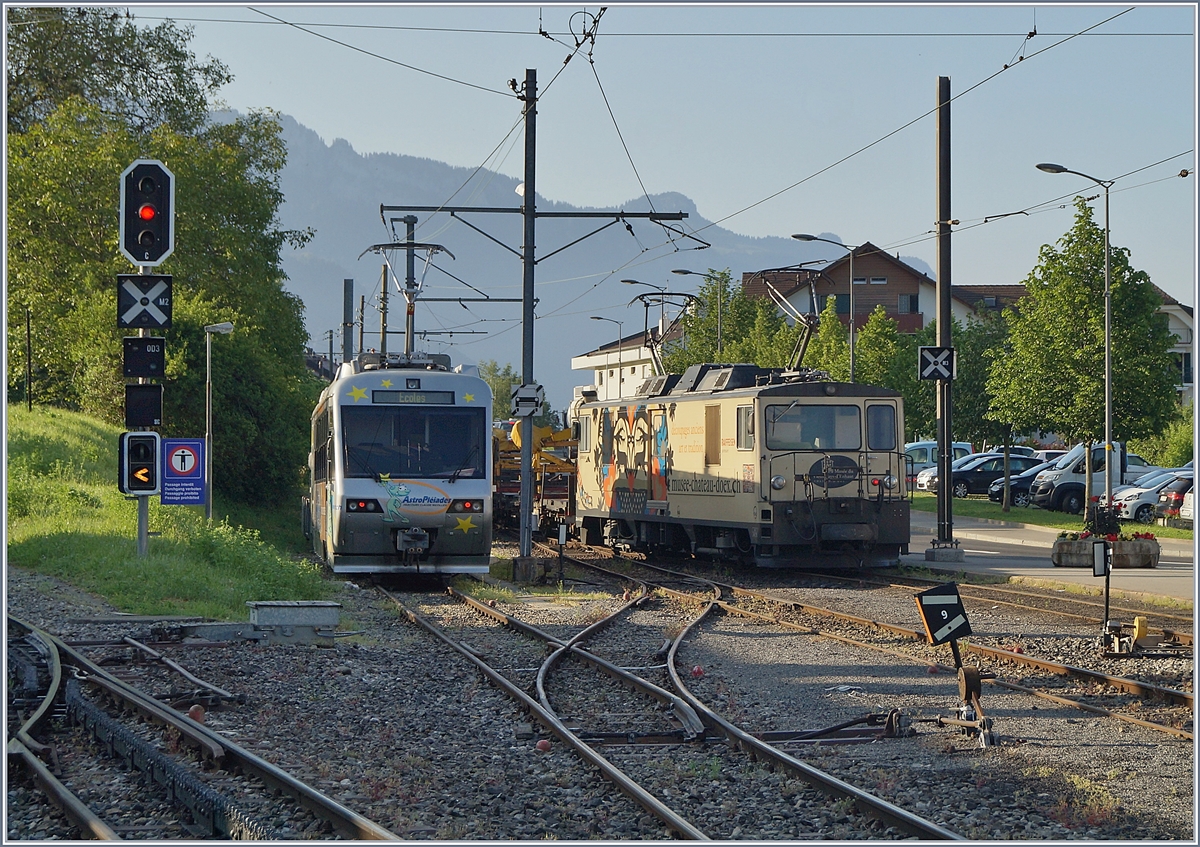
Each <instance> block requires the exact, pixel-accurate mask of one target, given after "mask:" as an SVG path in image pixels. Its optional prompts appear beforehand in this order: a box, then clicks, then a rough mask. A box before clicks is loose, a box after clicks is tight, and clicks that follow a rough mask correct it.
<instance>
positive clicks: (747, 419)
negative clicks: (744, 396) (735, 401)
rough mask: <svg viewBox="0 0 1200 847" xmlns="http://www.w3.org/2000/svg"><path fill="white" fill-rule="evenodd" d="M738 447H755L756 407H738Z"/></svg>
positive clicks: (747, 448) (748, 448) (742, 448)
mask: <svg viewBox="0 0 1200 847" xmlns="http://www.w3.org/2000/svg"><path fill="white" fill-rule="evenodd" d="M737 448H738V449H739V450H753V449H754V407H753V406H738V407H737Z"/></svg>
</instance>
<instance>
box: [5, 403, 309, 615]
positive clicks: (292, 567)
mask: <svg viewBox="0 0 1200 847" xmlns="http://www.w3.org/2000/svg"><path fill="white" fill-rule="evenodd" d="M119 433H120V430H119V429H118V428H117V427H113V426H109V425H107V424H103V423H100V422H98V421H96V420H94V419H92V418H89V417H87V416H84V415H80V414H77V413H74V412H67V411H63V410H61V409H47V408H35V409H33V411H32V412H28V411H26V409H25V407H24V406H14V405H10V406H9V407H8V432H7V437H8V467H7V473H8V477H7V493H8V527H7V543H8V564H9V566H10V567H14V566H15V567H19V568H24V569H27V570H31V571H36V572H38V573H43V574H48V575H50V576H54V577H58V578H60V579H63V580H65V581H67V582H69V583H71V584H72V585H75V586H77V587H78V588H81V589H83V590H85V591H88V592H91V593H94V594H97V595H99V596H101V597H104V598H105V599H106V600H108V601H109V602H110V603H112V604H113V605H114V606H116V607H117V608H118V609H120V610H121V611H124V612H129V613H133V614H186V615H201V616H204V617H209V618H214V619H218V620H246V619H247V618H248V616H249V610H248V609H247V607H246V601H247V600H319V599H323V598H324V597H326V596H327V594H328V590H327V587H326V585H325V584H324V583H322V580H321V572H320V569H319V568H318V566H316V565H313V564H311V563H306V562H303V561H298V560H297V558H296V557H295V556H294V555H292V552H294V551H298V550H300V549H302V545H303V539H302V537H301V536H300V533H299V516H298V510H297V509H294V508H288V507H286V506H285V507H282V508H280V507H263V508H261V509H250V508H246V507H242V508H238V509H222V508H220V506H221V504H220V502H219V500H218V502H217V508H214V510H213V511H214V515H220V516H222V517H221V519H220V520H214V521H213V522H212V523H211V524H210V523H208V522H206V521H205V520H204V508H203V507H202V506H162V505H160V504H159V502H158V498H157V497H151V498H150V504H149V505H150V531H151V532H152V533H158V535H156V536H154V537H151V538H150V541H149V555H148V556H146V557H145V558H138V556H137V504H136V502H134V501H133V500H132V499H130V500H127V499H125V496H124V495H123V494H121V493H120V492H119V491H117V482H116V481H117V440H118V436H119ZM247 525H248V526H255V527H259V528H260V529H254V530H251V529H245V528H243V527H244V526H247ZM289 551H292V552H289Z"/></svg>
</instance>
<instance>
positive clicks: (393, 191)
mask: <svg viewBox="0 0 1200 847" xmlns="http://www.w3.org/2000/svg"><path fill="white" fill-rule="evenodd" d="M281 123H282V127H283V139H284V141H285V142H286V144H287V149H288V159H287V165H286V166H285V168H284V169H283V172H282V173H281V175H280V184H281V188H282V190H283V194H284V197H285V202H284V204H283V206H282V207H281V209H280V223H281V225H282V226H283V227H284V228H287V229H304V228H307V227H312V228H313V229H314V230H316V236H315V237H314V238H313V240H312V241H311V242H309V243H308V244H307V245H306V246H305V247H304V248H303V249H300V250H290V249H287V248H285V251H284V254H283V257H282V259H283V267H284V270H285V271H286V273H287V275H288V277H289V279H288V283H287V288H288V290H290V291H291V292H292V293H294V294H296V295H297V296H299V297H300V298H301V299H302V300H303V301H304V304H305V307H306V321H307V326H308V330H309V335H310V339H311V340H310V343H311V346H312V347H313V348H314V349H316V350H317V351H318V352H321V351H328V350H329V336H328V333H329V331H330V330H333V331H334V349H335V353H337V354H339V355H340V351H341V336H340V332H341V329H340V328H341V324H342V314H343V303H344V295H343V280H344V279H353V280H354V301H353V302H354V309H355V319H357V312H358V308H359V302H360V297H365V300H366V310H365V311H366V318H365V335H364V343H365V345H366V346H367V347H368V348H378V347H379V346H380V341H379V338H380V336H379V328H380V315H379V311H378V303H379V299H380V298H379V289H380V281H381V277H382V268H383V256H382V255H381V254H380V253H379V252H366V253H365V255H364V251H368V250H369V248H371V247H372V245H377V244H382V243H390V242H393V241H398V240H403V239H404V238H405V227H404V224H403V223H399V222H398V223H396V224H395V232H393V231H392V229H391V227H390V225H389V222H390V219H391V218H399V217H402V216H403V215H404V214H406V213H405V212H392V213H389V214H388V215H387V217H388V219H389V222H385V220H384V218H383V217H382V216H381V212H380V206H381V205H388V206H401V205H403V206H442V205H453V206H458V207H472V208H480V207H490V208H506V209H508V208H511V209H517V208H519V206H520V203H521V198H520V197H519V196H518V195H517V194H516V189H517V187H518V185H519V183H520V180H517V179H514V178H512V177H508V176H503V175H501V174H497V173H494V172H491V171H483V170H480V171H478V172H476V171H474V170H473V169H471V168H463V167H455V166H453V165H448V164H445V163H442V162H437V161H434V160H432V159H425V158H417V157H414V156H404V155H398V154H391V153H371V154H360V153H357V152H355V151H354V149H353V148H352V147H351V146H350V144H349V143H348V142H346V141H345V140H343V139H335V140H334V141H333V142H332V143H329V144H326V143H325V142H324V141H323V140H322V139H321V138H320V137H319V136H318V135H317V134H316V133H315V132H313V131H312V130H311V129H308V128H307V127H304V126H302V125H301V124H299V123H298V122H296V121H295V120H294V119H293V118H291V117H288V116H286V115H285V116H282V117H281ZM537 210H538V212H579V211H587V212H597V211H603V212H616V211H619V210H623V211H627V212H646V211H652V210H653V211H657V212H684V213H686V214H687V218H686V219H685V220H683V221H675V222H669V223H668V224H667V226H669V227H670V228H671V229H673V230H675V231H674V232H672V231H669V230H668V229H667V228H666V227H660V226H659V225H657V224H655V223H652V222H650V221H648V220H645V219H638V218H629V219H627V220H625V221H623V222H616V223H612V220H611V219H610V220H604V219H600V218H570V217H561V218H554V217H550V218H539V219H538V221H537V229H536V234H535V239H536V240H535V245H536V255H537V256H538V257H539V258H538V264H537V269H536V273H535V295H536V297H537V300H538V303H537V306H536V309H535V314H536V320H535V322H534V376H535V379H536V381H537V382H539V383H541V384H542V385H543V386H545V388H546V396H547V399H549V400H550V403H551V406H552V408H554V409H557V410H561V409H564V408H566V406H567V404H568V403H569V402H570V399H571V396H572V389H573V386H575V385H577V384H583V383H584V382H587V381H590V376H585V375H584V374H582V373H577V372H573V371H571V369H570V358H571V357H572V356H577V355H580V354H582V353H585V352H587V351H588V350H592V349H595V348H596V347H597V346H599V345H601V344H604V343H607V342H610V341H613V340H615V337H616V330H617V328H616V327H614V326H613V325H612V324H611V323H608V322H606V321H595V322H593V321H590V320H589V319H588V318H589V316H590V315H602V316H604V317H606V318H611V319H612V320H616V321H620V322H621V327H620V330H621V332H622V334H624V335H625V336H629V335H631V334H634V333H636V332H638V331H639V330H640V329H641V328H642V327H643V326H644V323H645V319H646V315H645V312H644V310H643V308H642V307H641V305H640V304H637V303H635V304H634V305H632V306H629V307H628V308H625V304H626V303H628V302H629V301H630V300H631V299H632V298H633V297H634V296H636V295H637V294H638V293H649V292H650V289H649V288H645V287H643V286H628V285H621V284H620V280H621V279H629V278H633V279H638V280H641V281H643V282H646V283H650V284H652V285H656V286H662V285H667V286H669V288H670V290H674V291H688V292H694V291H695V290H696V288H697V284H698V283H699V282H700V278H699V277H688V276H673V275H672V274H671V273H670V271H671V270H672V269H674V268H685V269H688V270H694V271H699V272H704V271H707V270H709V269H710V268H711V269H715V270H724V269H725V268H729V269H730V270H731V271H732V273H733V278H734V280H735V281H739V280H740V279H741V275H742V273H743V272H744V271H753V270H757V269H760V268H769V267H780V266H783V265H790V264H795V263H796V262H802V261H809V260H812V259H822V258H825V259H833V258H837V257H838V256H840V255H842V253H843V251H841V250H840V249H839V248H838V247H836V246H834V245H829V244H822V243H820V242H814V243H804V244H802V243H800V242H797V241H794V240H792V239H790V238H780V237H774V236H768V237H761V238H756V237H750V236H745V235H739V234H737V233H733V232H730V231H729V230H727V229H723V228H721V227H719V226H714V225H713V224H712V223H711V221H708V220H706V219H705V218H703V217H702V216H701V215H700V214H699V213H698V211H697V209H696V205H695V203H693V202H692V201H691V200H690V199H689V198H687V197H686V196H684V195H682V194H677V193H674V192H671V193H666V194H658V195H654V196H653V197H651V198H650V200H649V201H647V198H645V197H642V198H638V199H635V200H631V201H630V202H629V203H627V204H625V205H624V206H622V207H620V208H619V209H600V210H597V209H594V208H583V207H574V206H571V205H569V204H566V203H561V202H553V201H548V200H545V199H543V198H542V197H540V196H539V197H538V201H537ZM411 214H416V216H417V218H418V225H417V230H416V236H415V237H416V240H417V241H418V242H422V243H432V244H438V245H441V246H443V247H444V248H445V250H446V251H447V252H448V253H449V254H451V255H452V256H453V258H451V255H447V252H438V253H436V254H434V255H433V257H432V265H431V266H430V267H428V268H426V267H425V253H424V251H418V252H417V254H416V256H417V260H416V268H415V278H416V280H417V281H418V282H419V283H421V284H422V296H424V297H426V298H437V297H443V298H459V297H461V298H463V300H462V302H433V301H432V300H431V299H429V300H427V301H426V302H424V303H422V302H420V301H418V304H417V307H416V313H415V318H414V321H415V327H416V330H417V332H418V333H420V332H421V331H425V332H426V333H428V334H427V335H426V337H425V338H424V339H423V340H422V339H420V338H418V340H417V342H416V349H418V350H428V351H430V352H448V353H450V355H451V357H452V358H453V360H454V362H455V363H456V364H458V363H466V364H475V363H478V362H479V361H482V360H486V359H494V360H496V361H497V362H499V363H500V364H501V365H504V364H505V363H511V364H512V365H513V367H514V368H515V369H516V370H517V371H518V372H519V371H520V370H521V349H522V348H521V344H522V342H521V338H522V334H521V323H520V320H521V304H520V303H519V302H492V303H483V302H472V301H471V300H470V299H468V298H476V299H478V298H480V297H481V293H482V294H485V295H487V296H489V297H492V298H498V299H503V298H517V299H519V298H520V296H521V287H522V262H521V259H520V258H519V251H520V250H521V242H522V233H523V224H522V216H521V215H519V214H505V213H484V212H469V213H468V212H462V213H459V214H458V215H456V216H455V217H451V216H450V215H449V214H447V213H438V214H436V215H434V214H430V213H428V212H416V213H411ZM464 222H465V223H464ZM606 225H607V226H606ZM472 227H476V228H477V229H478V230H482V232H479V231H477V230H476V229H472ZM596 230H600V231H599V232H598V233H596V234H593V235H590V236H589V233H593V232H594V231H596ZM484 233H486V235H485V234H484ZM681 233H686V234H691V235H693V237H692V238H689V237H688V236H687V235H684V234H681ZM822 237H826V238H832V239H834V240H837V238H836V236H834V235H832V234H830V233H822ZM493 239H494V240H493ZM578 239H581V240H578ZM577 240H578V242H577V243H575V242H576V241H577ZM497 242H500V243H497ZM705 243H707V244H708V245H711V246H707V247H705V246H704V244H705ZM502 245H503V246H502ZM558 251H561V252H558ZM385 252H386V253H387V257H388V260H389V261H390V262H391V264H392V270H393V273H394V274H395V275H396V277H398V278H399V279H400V280H401V281H403V279H404V277H405V273H406V271H405V252H404V251H403V250H389V251H385ZM552 254H553V255H552ZM904 261H905V262H908V263H909V264H910V265H913V266H914V267H916V268H917V269H918V270H921V271H924V272H926V273H928V274H929V275H930V276H933V273H932V271H930V270H929V268H928V266H927V265H925V264H924V263H923V262H921V261H920V260H919V259H915V258H911V257H904ZM472 289H475V290H472ZM614 306H616V307H619V308H613V307H614ZM657 311H658V310H657V308H655V309H653V312H654V314H657ZM652 319H653V317H652ZM404 322H405V310H404V301H403V298H402V297H401V296H400V294H399V292H398V291H397V289H396V286H395V284H394V283H393V284H392V286H391V289H390V291H389V294H388V330H389V333H388V341H387V349H388V350H390V351H397V350H403V349H404V336H403V334H402V332H403V329H404ZM397 331H399V332H397ZM354 333H355V334H354V345H355V350H357V349H358V329H357V328H355V330H354ZM434 333H442V334H434ZM448 333H453V334H448ZM498 405H499V404H498ZM498 414H500V413H499V412H498Z"/></svg>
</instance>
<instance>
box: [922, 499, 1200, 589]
mask: <svg viewBox="0 0 1200 847" xmlns="http://www.w3.org/2000/svg"><path fill="white" fill-rule="evenodd" d="M1016 511H1019V510H1016ZM953 526H954V538H955V540H957V541H958V542H959V546H960V547H961V548H962V549H963V551H964V553H965V561H964V562H961V563H950V562H943V563H932V562H926V560H925V551H926V550H927V549H928V548H929V545H930V542H931V541H932V540H933V539H934V537H935V536H936V530H937V515H936V514H934V513H932V512H919V511H916V510H914V511H913V513H912V542H911V543H910V544H909V550H911V551H912V552H911V553H909V554H908V555H907V556H904V557H902V558H903V561H904V563H905V564H911V565H915V566H918V567H925V566H928V567H936V568H941V569H944V570H965V571H968V572H972V573H995V574H1001V573H1003V574H1009V575H1012V576H1024V577H1032V578H1035V579H1042V580H1053V581H1058V582H1064V583H1078V584H1083V585H1090V586H1094V587H1096V588H1101V589H1102V588H1103V587H1104V578H1103V577H1095V576H1092V572H1091V569H1090V568H1057V567H1055V566H1054V565H1053V564H1052V563H1051V562H1050V548H1051V547H1052V546H1053V544H1054V539H1055V538H1057V537H1058V530H1056V529H1047V528H1046V527H1040V526H1034V525H1032V524H1022V523H1016V522H1011V523H1010V522H1003V521H990V520H980V519H976V518H954V523H953ZM1148 529H1149V530H1150V531H1151V532H1153V531H1154V528H1153V527H1149V528H1148ZM1159 543H1160V545H1161V547H1162V555H1161V557H1160V559H1159V564H1158V567H1157V568H1137V569H1132V568H1117V569H1114V570H1113V572H1112V575H1111V577H1110V584H1111V588H1112V589H1113V590H1118V591H1123V592H1129V593H1140V594H1154V595H1161V596H1164V597H1174V598H1179V599H1192V600H1194V599H1195V598H1196V571H1195V548H1194V545H1193V542H1191V541H1184V540H1180V539H1174V538H1167V539H1162V540H1160V542H1159Z"/></svg>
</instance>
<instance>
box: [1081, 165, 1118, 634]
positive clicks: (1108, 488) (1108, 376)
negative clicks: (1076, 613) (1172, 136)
mask: <svg viewBox="0 0 1200 847" xmlns="http://www.w3.org/2000/svg"><path fill="white" fill-rule="evenodd" d="M1101 184H1102V185H1103V186H1104V498H1105V499H1104V502H1105V504H1107V508H1108V510H1109V511H1110V512H1111V511H1112V472H1113V449H1112V438H1113V434H1112V420H1113V407H1112V402H1113V399H1112V286H1111V284H1110V279H1109V249H1108V188H1109V186H1110V185H1112V183H1111V182H1108V181H1106V182H1103V183H1101ZM1087 495H1088V496H1087V502H1089V503H1090V502H1091V497H1092V492H1090V491H1089V492H1088V493H1087ZM1110 570H1111V567H1110ZM1104 601H1105V604H1106V606H1107V603H1108V577H1107V576H1105V578H1104ZM1104 622H1105V623H1106V624H1107V623H1108V609H1107V608H1105V611H1104Z"/></svg>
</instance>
